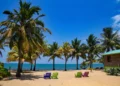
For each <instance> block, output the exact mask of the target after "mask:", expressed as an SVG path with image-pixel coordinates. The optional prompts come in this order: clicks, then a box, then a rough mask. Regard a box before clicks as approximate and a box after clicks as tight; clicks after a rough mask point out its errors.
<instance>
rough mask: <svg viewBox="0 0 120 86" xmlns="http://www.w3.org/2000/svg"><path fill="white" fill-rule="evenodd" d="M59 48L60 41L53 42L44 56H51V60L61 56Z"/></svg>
mask: <svg viewBox="0 0 120 86" xmlns="http://www.w3.org/2000/svg"><path fill="white" fill-rule="evenodd" d="M58 49H59V46H58V43H57V42H53V44H50V45H48V49H47V50H46V51H45V53H44V56H50V58H49V61H50V60H52V59H54V58H55V57H57V58H61V55H60V54H58V53H56V52H57V50H58Z"/></svg>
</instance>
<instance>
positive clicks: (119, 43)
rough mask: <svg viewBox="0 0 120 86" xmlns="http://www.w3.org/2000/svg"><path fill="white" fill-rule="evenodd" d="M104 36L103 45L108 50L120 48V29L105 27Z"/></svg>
mask: <svg viewBox="0 0 120 86" xmlns="http://www.w3.org/2000/svg"><path fill="white" fill-rule="evenodd" d="M101 36H102V39H101V41H102V45H103V46H104V49H105V50H106V51H110V50H114V49H116V48H120V37H119V35H118V31H115V32H114V31H113V28H111V27H106V28H103V33H102V34H101Z"/></svg>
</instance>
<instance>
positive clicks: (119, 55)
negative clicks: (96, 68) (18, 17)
mask: <svg viewBox="0 0 120 86" xmlns="http://www.w3.org/2000/svg"><path fill="white" fill-rule="evenodd" d="M103 57H104V66H120V50H113V51H109V52H106V53H104V54H103Z"/></svg>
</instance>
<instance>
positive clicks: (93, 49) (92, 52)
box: [86, 34, 99, 69]
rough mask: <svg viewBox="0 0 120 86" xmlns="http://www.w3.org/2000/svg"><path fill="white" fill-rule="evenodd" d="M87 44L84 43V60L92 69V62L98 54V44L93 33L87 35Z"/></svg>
mask: <svg viewBox="0 0 120 86" xmlns="http://www.w3.org/2000/svg"><path fill="white" fill-rule="evenodd" d="M86 41H87V45H86V50H87V51H86V57H87V58H86V60H87V62H88V63H89V64H90V69H92V64H93V62H95V61H96V57H97V54H98V49H99V47H98V44H97V37H95V36H94V35H93V34H90V36H89V37H88V39H87V40H86Z"/></svg>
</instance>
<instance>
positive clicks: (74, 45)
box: [72, 38, 81, 70]
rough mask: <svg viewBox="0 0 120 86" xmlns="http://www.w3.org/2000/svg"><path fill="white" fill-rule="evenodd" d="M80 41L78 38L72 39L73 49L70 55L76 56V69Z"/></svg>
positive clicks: (79, 52) (79, 53) (79, 54)
mask: <svg viewBox="0 0 120 86" xmlns="http://www.w3.org/2000/svg"><path fill="white" fill-rule="evenodd" d="M80 42H81V40H78V39H77V38H75V39H74V40H72V48H73V49H74V50H75V51H74V52H73V53H72V57H73V58H76V70H78V60H79V57H80V56H81V45H80Z"/></svg>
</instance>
